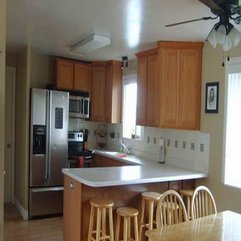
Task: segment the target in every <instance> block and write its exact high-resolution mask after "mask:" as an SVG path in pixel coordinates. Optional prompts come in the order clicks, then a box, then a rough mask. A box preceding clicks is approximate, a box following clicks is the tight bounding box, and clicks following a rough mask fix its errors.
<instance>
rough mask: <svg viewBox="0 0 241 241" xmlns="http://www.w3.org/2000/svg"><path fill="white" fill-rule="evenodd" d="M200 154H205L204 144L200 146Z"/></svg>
mask: <svg viewBox="0 0 241 241" xmlns="http://www.w3.org/2000/svg"><path fill="white" fill-rule="evenodd" d="M200 152H204V144H200Z"/></svg>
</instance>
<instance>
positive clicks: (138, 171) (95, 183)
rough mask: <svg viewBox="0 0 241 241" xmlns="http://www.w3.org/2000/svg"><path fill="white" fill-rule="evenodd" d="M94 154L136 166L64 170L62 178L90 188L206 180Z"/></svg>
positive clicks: (116, 155)
mask: <svg viewBox="0 0 241 241" xmlns="http://www.w3.org/2000/svg"><path fill="white" fill-rule="evenodd" d="M96 153H97V154H100V155H103V156H106V157H111V158H114V159H118V160H121V161H123V162H127V164H128V162H129V163H131V164H133V163H134V164H137V165H132V166H120V167H99V168H65V169H63V170H62V172H63V173H64V174H65V175H68V176H69V177H71V178H73V179H75V180H77V181H79V182H81V183H83V184H85V185H87V186H91V187H106V186H120V185H129V184H139V183H154V182H167V181H177V180H188V179H199V178H205V177H207V174H206V173H202V172H198V171H191V170H188V169H184V168H180V167H176V166H172V165H168V164H160V163H157V162H154V161H150V160H146V159H143V158H140V157H135V156H129V155H128V156H126V157H121V156H122V155H121V154H119V153H117V152H107V151H96Z"/></svg>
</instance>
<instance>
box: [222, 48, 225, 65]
mask: <svg viewBox="0 0 241 241" xmlns="http://www.w3.org/2000/svg"><path fill="white" fill-rule="evenodd" d="M224 66H225V63H224V51H223V63H222V67H224Z"/></svg>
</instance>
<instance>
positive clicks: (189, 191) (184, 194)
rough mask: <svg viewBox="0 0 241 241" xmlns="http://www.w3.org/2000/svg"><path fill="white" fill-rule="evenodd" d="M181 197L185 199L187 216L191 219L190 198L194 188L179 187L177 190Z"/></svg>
mask: <svg viewBox="0 0 241 241" xmlns="http://www.w3.org/2000/svg"><path fill="white" fill-rule="evenodd" d="M179 193H180V195H181V197H182V198H183V199H184V200H185V203H186V209H187V217H188V219H191V200H192V195H193V193H194V190H192V189H181V190H179Z"/></svg>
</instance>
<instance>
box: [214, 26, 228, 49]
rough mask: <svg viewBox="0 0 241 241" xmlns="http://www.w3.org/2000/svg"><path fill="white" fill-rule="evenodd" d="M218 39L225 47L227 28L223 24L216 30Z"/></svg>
mask: <svg viewBox="0 0 241 241" xmlns="http://www.w3.org/2000/svg"><path fill="white" fill-rule="evenodd" d="M216 39H217V43H218V44H220V45H223V44H224V43H225V40H226V28H225V26H224V25H223V24H221V25H220V26H219V28H218V29H217V30H216Z"/></svg>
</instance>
